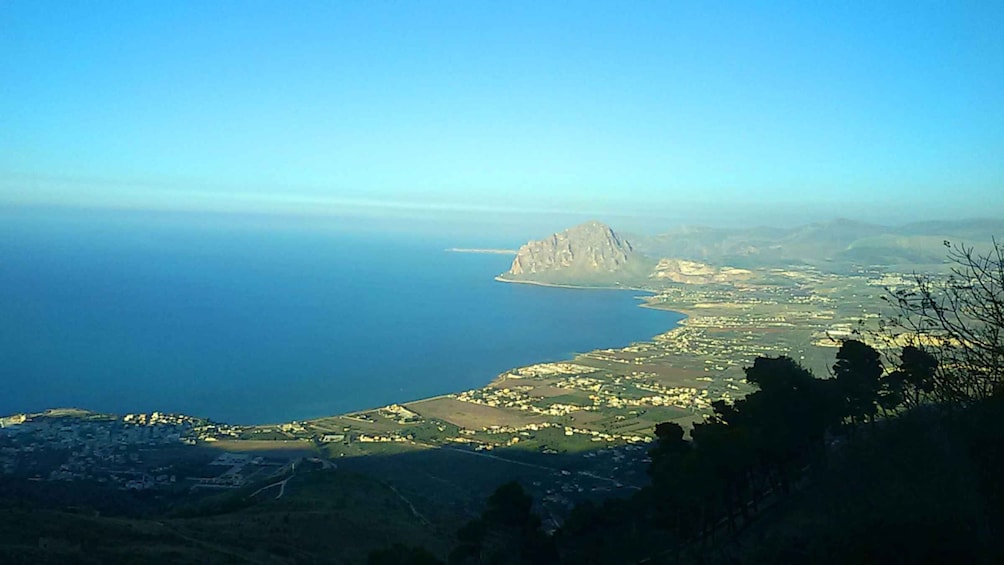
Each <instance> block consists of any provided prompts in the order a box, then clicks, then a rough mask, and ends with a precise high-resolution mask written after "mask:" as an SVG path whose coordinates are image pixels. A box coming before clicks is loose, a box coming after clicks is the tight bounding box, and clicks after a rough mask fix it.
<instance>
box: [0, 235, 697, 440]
mask: <svg viewBox="0 0 1004 565" xmlns="http://www.w3.org/2000/svg"><path fill="white" fill-rule="evenodd" d="M448 251H450V250H448ZM494 278H495V280H496V281H498V282H502V283H511V284H526V285H532V286H542V287H549V288H562V289H569V290H633V291H635V292H645V293H648V294H649V295H650V296H639V297H636V298H638V300H639V301H640V303H639V304H636V305H635V306H636V307H638V308H648V309H651V310H662V311H665V312H675V313H678V314H681V315H683V318H682V319H680V321H678V322H676V325H675V327H673V328H671V329H669V330H666V331H664V332H660V333H658V334H656V335H654V336H651V337H650V338H649V339H646V340H636V341H632V342H631V343H629V344H628V345H626V346H624V347H631V346H633V345H635V344H638V343H643V342H647V341H652V340H654V339H655V338H656V337H658V336H661V335H665V334H668V333H671V332H674V331H677V330H679V329H681V328H682V326H684V325H685V324H686V322H687V319H688V318H690V317H691V316H692V313H691V312H686V311H683V310H673V309H670V308H661V307H658V306H654V305H652V303H651V302H650V301H649V300H648V299H649V298H651V296H655V295H656V293H657V291H655V290H649V289H645V288H638V287H626V286H618V287H611V286H578V285H570V284H560V283H546V282H538V281H520V280H511V279H504V278H502V277H501V276H496V277H494ZM593 351H595V350H593ZM586 353H588V352H586ZM569 362H572V359H565V360H560V361H552V362H551V363H569ZM538 364H548V362H542V363H532V364H531V365H521V366H517V367H511V368H510V369H508V370H506V371H503V372H502V373H499V374H497V375H495V376H494V377H492V378H491V380H489V381H488V382H486V383H485V384H483V385H481V386H480V387H477V389H480V388H484V387H488V386H491V385H493V384H495V383H497V382H499V379H502V378H503V377H504V376H505V375H506V374H507V373H508V372H509V371H512V370H514V369H519V368H521V367H524V366H532V365H538ZM477 389H472V390H477ZM460 392H464V391H453V392H446V393H443V394H438V395H434V396H429V397H422V398H414V399H409V400H401V401H397V402H391V403H388V404H381V405H379V406H371V407H369V408H363V409H360V410H352V411H349V412H340V413H336V414H326V415H323V416H317V417H312V418H303V419H292V420H289V421H283V422H260V423H251V424H231V423H229V422H224V421H217V420H214V419H212V418H208V417H203V416H193V415H190V414H182V413H177V414H176V413H170V414H172V415H180V416H185V417H189V418H194V419H199V420H205V421H207V422H214V423H220V424H227V425H235V426H242V427H252V428H253V427H261V426H275V425H282V424H289V423H294V422H314V421H318V420H324V419H327V418H339V417H350V418H351V417H352V416H358V415H362V414H366V413H369V412H373V411H376V410H380V409H383V408H385V407H386V406H392V405H399V406H408V405H412V404H418V403H422V402H429V401H433V400H437V399H442V398H449V397H452V396H453V395H455V394H458V393H460ZM62 411H80V412H84V413H88V414H93V415H101V416H114V417H116V418H118V417H122V416H123V415H122V414H113V413H103V412H94V411H92V410H90V409H87V408H78V407H73V408H67V407H58V408H48V409H45V410H42V411H38V412H19V413H15V414H9V415H5V416H2V418H3V419H8V418H16V417H19V416H41V415H53V414H52V413H53V412H62ZM127 414H128V413H127ZM164 414H169V413H166V412H165V413H164Z"/></svg>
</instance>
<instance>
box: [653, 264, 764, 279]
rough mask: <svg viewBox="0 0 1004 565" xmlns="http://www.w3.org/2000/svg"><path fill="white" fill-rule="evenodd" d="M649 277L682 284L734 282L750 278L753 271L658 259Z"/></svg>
mask: <svg viewBox="0 0 1004 565" xmlns="http://www.w3.org/2000/svg"><path fill="white" fill-rule="evenodd" d="M651 277H652V278H654V279H661V280H666V281H672V282H676V283H684V284H708V283H734V282H739V281H744V280H748V279H750V278H752V277H753V272H752V271H748V270H746V269H736V268H734V267H714V266H711V265H707V264H705V263H699V262H697V261H687V260H684V259H660V260H659V263H658V264H657V265H656V266H655V271H654V272H653V273H652V275H651Z"/></svg>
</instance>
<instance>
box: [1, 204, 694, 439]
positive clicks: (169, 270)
mask: <svg viewBox="0 0 1004 565" xmlns="http://www.w3.org/2000/svg"><path fill="white" fill-rule="evenodd" d="M0 217H2V219H3V222H2V223H0V387H2V388H0V414H10V413H15V412H24V411H38V410H43V409H46V408H52V407H64V406H74V407H82V408H89V409H93V410H97V411H107V412H115V413H126V412H139V411H154V410H159V411H164V412H183V413H187V414H192V415H199V416H206V417H210V418H213V419H215V420H222V421H229V422H234V423H267V422H279V421H289V420H294V419H307V418H312V417H318V416H323V415H330V414H335V413H341V412H346V411H352V410H358V409H363V408H369V407H374V406H380V405H384V404H389V403H394V402H402V401H407V400H413V399H418V398H422V397H427V396H433V395H437V394H443V393H447V392H453V391H460V390H465V389H469V388H474V387H478V386H482V385H484V384H485V383H487V382H489V381H490V380H492V379H493V378H494V377H495V376H496V375H497V374H499V373H500V372H502V371H505V370H506V369H509V368H512V367H516V366H520V365H527V364H531V363H537V362H542V361H555V360H561V359H566V358H568V357H569V356H570V355H572V354H573V353H574V352H583V351H588V350H591V349H596V348H603V347H615V346H623V345H627V344H628V343H630V342H632V341H638V340H644V339H648V338H650V337H652V336H654V335H656V334H658V333H661V332H664V331H667V330H669V329H671V328H672V327H674V326H675V325H676V324H677V323H678V322H679V320H680V319H681V318H682V316H681V315H679V314H676V313H671V312H660V311H654V310H651V309H644V308H638V307H636V306H637V304H638V303H639V300H638V298H637V294H638V293H634V292H630V291H589V290H569V289H554V288H543V287H534V286H528V285H513V284H504V283H499V282H496V281H494V280H493V277H494V276H495V275H497V274H498V273H500V272H503V271H505V270H506V269H507V268H508V266H509V262H510V261H511V258H510V257H508V256H502V255H471V254H458V253H447V252H445V251H444V249H445V248H447V247H451V246H454V245H478V244H479V242H478V241H470V240H467V241H456V240H453V241H451V240H450V239H449V238H437V237H435V236H430V235H423V236H421V237H417V236H409V235H407V234H406V233H397V234H394V235H377V234H372V233H365V232H363V233H360V232H352V231H344V230H339V229H337V226H332V227H331V229H324V228H319V227H318V226H317V225H312V226H311V227H309V228H308V227H297V226H296V225H294V224H292V223H285V224H278V225H276V224H270V223H263V222H260V221H259V222H255V221H235V220H233V219H232V218H231V219H223V220H219V219H214V218H205V217H183V215H181V216H177V215H176V216H169V217H168V216H157V215H145V216H144V215H136V214H124V213H119V214H108V213H102V214H98V213H77V212H74V213H67V212H60V213H56V212H53V213H33V214H31V215H30V216H29V215H25V214H12V213H7V214H6V215H4V216H0ZM484 243H485V244H489V245H498V244H499V243H500V242H494V241H489V240H486V241H485V242H484ZM503 243H505V242H503ZM510 243H511V242H510Z"/></svg>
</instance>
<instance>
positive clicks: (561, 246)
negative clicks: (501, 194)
mask: <svg viewBox="0 0 1004 565" xmlns="http://www.w3.org/2000/svg"><path fill="white" fill-rule="evenodd" d="M643 262H644V261H643V260H642V259H641V258H640V256H639V255H638V254H637V253H636V252H635V250H634V247H633V246H632V245H631V243H630V242H629V241H627V240H625V239H624V238H622V237H621V236H620V235H618V234H617V233H616V232H614V231H613V230H612V229H610V227H609V226H607V225H606V224H603V223H601V222H597V221H590V222H586V223H584V224H579V225H577V226H575V227H572V228H569V229H567V230H565V231H563V232H560V233H556V234H554V235H552V236H550V237H548V238H545V239H541V240H538V241H531V242H529V243H526V244H525V245H523V246H522V247H520V248H519V251H518V252H517V253H516V258H515V259H513V262H512V266H511V267H510V269H509V271H508V272H506V273H504V274H503V275H502V278H503V279H514V280H517V279H524V280H541V281H557V280H559V279H564V278H568V279H572V278H575V279H585V280H591V279H611V280H612V279H615V278H617V275H618V274H619V273H621V272H622V271H624V270H625V269H628V268H629V267H632V266H633V265H634V264H639V266H640V264H641V263H643Z"/></svg>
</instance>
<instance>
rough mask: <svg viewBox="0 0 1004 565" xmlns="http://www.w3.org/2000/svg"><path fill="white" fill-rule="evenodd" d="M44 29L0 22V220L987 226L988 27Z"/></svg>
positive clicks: (710, 21) (527, 7) (375, 14)
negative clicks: (252, 217) (193, 217)
mask: <svg viewBox="0 0 1004 565" xmlns="http://www.w3.org/2000/svg"><path fill="white" fill-rule="evenodd" d="M56 8H57V5H56V4H51V3H47V2H8V3H5V4H4V7H3V9H2V10H0V22H2V24H3V29H4V33H3V34H2V36H0V52H3V53H4V54H6V55H7V56H5V57H2V58H0V78H2V80H3V82H4V85H5V88H4V89H3V90H2V91H0V120H2V122H3V123H4V128H3V130H2V131H0V205H6V206H44V205H57V206H68V207H84V208H108V209H119V210H175V211H185V210H187V211H196V212H228V213H242V214H243V213H251V214H255V213H266V212H267V213H270V214H280V215H316V216H345V217H348V216H352V217H356V218H369V219H372V220H374V221H375V222H377V223H378V224H379V222H380V221H388V220H394V219H395V218H398V219H400V218H404V219H408V218H414V217H436V218H441V217H452V216H465V217H466V216H468V215H477V216H479V217H480V218H481V219H486V218H487V219H488V221H486V222H483V223H484V225H485V227H486V228H490V227H492V226H495V225H501V226H505V225H506V222H507V221H508V220H507V218H511V217H512V216H513V215H514V214H524V215H528V216H531V215H532V216H533V218H532V219H531V220H529V223H528V224H527V225H528V226H530V227H531V230H530V233H527V234H526V235H527V237H532V236H534V235H539V232H540V231H544V230H552V231H553V230H554V229H559V228H561V227H565V226H566V225H570V224H573V223H576V221H579V220H582V219H589V218H594V217H598V218H600V219H603V220H605V221H607V222H609V223H611V224H615V225H622V224H623V225H624V228H625V229H629V230H639V229H641V228H643V227H644V228H645V229H646V231H652V229H654V228H653V227H650V226H657V225H660V222H662V223H665V224H667V226H669V227H671V226H672V225H679V224H708V225H718V226H722V225H746V226H752V225H763V224H771V225H777V224H792V223H795V222H801V223H805V222H807V221H819V220H827V219H832V218H836V217H846V218H850V219H853V220H858V221H867V222H876V223H887V224H898V223H905V222H908V221H913V220H926V219H961V218H966V217H975V216H980V217H986V216H992V217H1001V216H1004V161H1002V160H1001V159H1000V158H999V156H1000V155H1001V154H1002V152H1004V113H1002V112H1001V111H1000V109H1001V108H1002V107H1004V36H1002V35H1001V34H1000V33H999V30H1000V29H1001V27H1002V24H1004V7H1002V6H1000V5H980V4H963V3H960V4H950V5H939V6H935V5H921V6H918V5H916V4H914V3H905V2H904V3H890V4H883V5H881V6H877V5H872V4H866V3H860V4H848V5H840V6H836V5H832V6H828V5H822V6H820V5H815V6H807V5H805V4H803V3H798V2H793V3H782V4H778V5H774V6H769V7H768V6H749V5H746V4H742V3H721V4H714V5H691V4H683V3H679V4H664V3H642V4H634V5H632V6H631V7H630V9H625V8H624V7H623V5H620V4H616V3H603V2H588V3H584V4H581V5H577V6H576V8H575V9H574V10H573V9H569V8H563V7H562V6H559V5H553V6H546V5H544V6H542V5H539V4H538V3H523V2H517V3H511V4H507V5H506V6H505V7H504V9H503V8H502V7H498V8H493V7H491V6H488V5H472V4H469V3H451V2H448V3H435V4H422V3H416V4H410V5H399V4H359V5H349V4H315V5H310V6H302V7H298V9H295V10H291V9H288V7H285V6H282V7H279V6H273V5H268V4H244V5H236V4H233V5H224V4H215V5H204V4H198V3H194V2H177V3H144V4H140V5H132V6H123V5H120V4H112V3H107V4H102V3H88V4H87V5H74V4H65V3H64V4H58V9H56ZM492 218H495V219H492ZM566 219H567V221H566ZM620 219H623V220H624V221H623V222H621V221H620Z"/></svg>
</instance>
